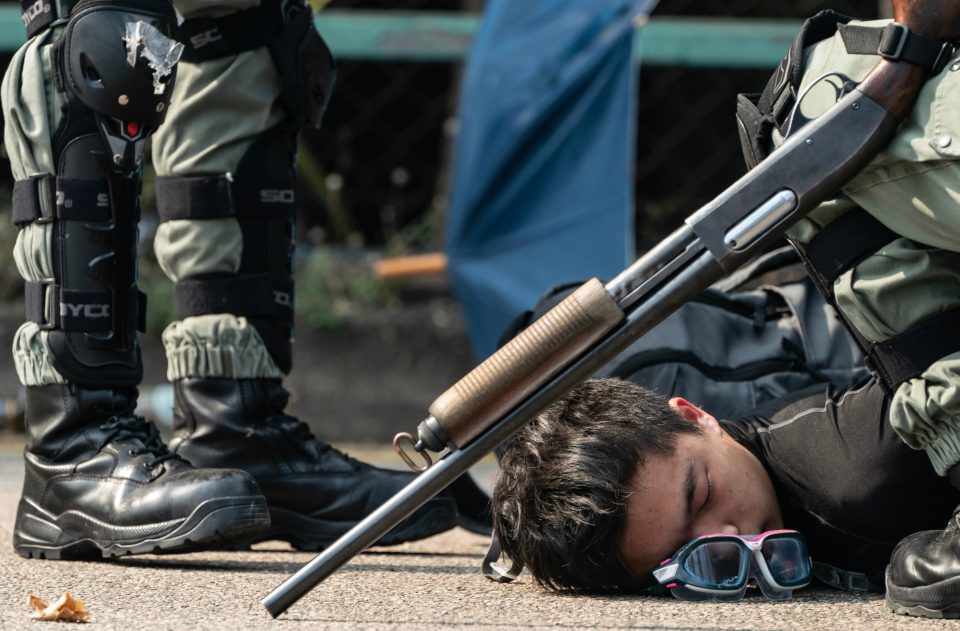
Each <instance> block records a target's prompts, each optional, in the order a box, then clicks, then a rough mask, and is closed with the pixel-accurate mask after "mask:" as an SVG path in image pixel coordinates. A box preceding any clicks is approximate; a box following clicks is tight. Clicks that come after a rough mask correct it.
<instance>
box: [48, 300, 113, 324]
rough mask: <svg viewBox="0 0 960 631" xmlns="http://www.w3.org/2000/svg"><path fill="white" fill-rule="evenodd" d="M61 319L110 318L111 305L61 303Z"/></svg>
mask: <svg viewBox="0 0 960 631" xmlns="http://www.w3.org/2000/svg"><path fill="white" fill-rule="evenodd" d="M60 317H62V318H66V317H70V318H87V319H90V320H96V319H99V318H109V317H110V305H106V304H101V305H91V304H71V303H69V302H61V303H60Z"/></svg>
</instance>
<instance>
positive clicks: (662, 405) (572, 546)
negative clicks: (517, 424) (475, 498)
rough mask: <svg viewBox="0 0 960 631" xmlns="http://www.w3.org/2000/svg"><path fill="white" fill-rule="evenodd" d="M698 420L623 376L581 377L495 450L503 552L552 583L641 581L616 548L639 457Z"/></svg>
mask: <svg viewBox="0 0 960 631" xmlns="http://www.w3.org/2000/svg"><path fill="white" fill-rule="evenodd" d="M696 431H698V428H697V427H696V425H694V424H693V423H689V422H687V421H685V420H684V419H683V418H681V417H680V415H679V414H677V413H676V412H674V411H673V410H672V409H671V408H670V407H669V405H668V404H667V399H666V398H665V397H663V396H661V395H659V394H656V393H654V392H651V391H649V390H646V389H644V388H642V387H640V386H638V385H636V384H634V383H630V382H629V381H622V380H619V379H602V380H591V381H587V382H585V383H583V384H581V385H579V386H577V387H576V388H574V389H573V390H571V391H570V393H569V394H568V396H567V397H566V398H565V399H563V400H561V401H558V402H556V403H554V404H553V405H551V406H550V407H548V408H547V409H546V410H544V411H543V412H542V413H541V414H540V415H539V416H538V417H537V418H536V419H534V420H533V421H531V422H530V423H529V424H527V426H526V427H524V429H523V430H522V431H520V432H519V433H518V434H517V435H516V436H515V437H514V438H513V439H512V440H511V441H510V442H509V443H507V445H506V447H505V449H504V451H503V453H502V455H501V457H500V473H499V474H498V476H497V481H496V485H495V488H494V491H493V498H492V507H493V519H494V526H495V528H496V531H497V534H498V536H499V538H500V544H501V546H502V548H503V552H504V553H505V554H506V555H507V556H508V557H509V558H510V559H513V560H515V561H520V562H522V563H523V564H524V565H525V566H526V567H527V568H528V569H529V570H530V572H531V573H532V574H533V576H534V578H535V579H536V580H537V582H538V583H539V584H540V585H542V586H544V587H546V588H548V589H553V590H558V591H559V590H568V589H580V590H589V591H594V592H609V591H615V590H631V589H639V588H640V587H643V586H645V584H646V582H647V581H646V580H645V578H646V577H636V576H633V575H632V574H631V572H630V571H629V570H628V569H627V568H626V566H625V564H624V562H623V557H622V555H621V550H620V548H621V543H622V540H623V536H624V524H625V516H626V511H625V504H626V499H627V496H628V494H629V484H630V482H631V479H632V478H633V477H634V475H635V473H636V471H637V469H638V468H639V467H641V466H643V464H644V462H645V459H646V457H647V456H649V455H653V454H669V453H672V452H673V449H674V446H675V443H676V437H677V435H679V434H682V433H690V432H696Z"/></svg>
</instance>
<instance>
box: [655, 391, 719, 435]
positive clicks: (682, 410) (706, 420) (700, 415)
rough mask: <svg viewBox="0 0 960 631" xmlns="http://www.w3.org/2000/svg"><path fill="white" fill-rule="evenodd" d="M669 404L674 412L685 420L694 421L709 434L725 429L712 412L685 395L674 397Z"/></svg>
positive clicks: (717, 433)
mask: <svg viewBox="0 0 960 631" xmlns="http://www.w3.org/2000/svg"><path fill="white" fill-rule="evenodd" d="M667 404H668V405H669V406H670V408H671V409H672V410H673V411H674V412H676V413H677V414H679V415H680V417H681V418H682V419H683V420H685V421H688V422H690V423H693V424H694V425H696V426H697V427H699V428H700V429H701V430H702V431H704V432H706V433H707V434H716V435H720V434H722V433H723V430H722V429H721V428H720V423H718V422H717V419H716V418H714V417H713V415H712V414H710V413H708V412H707V411H706V410H703V409H702V408H698V407H697V406H695V405H694V404H692V403H690V402H689V401H687V400H686V399H684V398H683V397H673V398H672V399H670V401H668V402H667Z"/></svg>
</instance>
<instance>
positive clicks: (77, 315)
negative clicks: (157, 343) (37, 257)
mask: <svg viewBox="0 0 960 631" xmlns="http://www.w3.org/2000/svg"><path fill="white" fill-rule="evenodd" d="M48 293H49V296H50V300H49V301H48V300H47V295H48ZM128 300H129V305H128V308H127V313H128V314H129V318H130V320H131V321H130V322H129V323H128V324H129V325H131V326H136V328H137V330H138V331H141V332H143V331H146V323H147V296H146V294H144V293H143V292H142V291H140V290H138V289H136V288H134V289H133V290H132V291H130V292H129V293H128ZM48 304H49V305H50V307H51V308H50V310H48V309H47V305H48ZM24 305H25V307H26V316H27V320H29V321H30V322H35V323H37V324H38V325H40V328H41V329H60V330H63V331H79V332H83V333H107V332H109V331H110V330H111V329H112V327H113V315H114V314H113V310H112V294H111V292H110V291H108V290H92V291H91V290H80V289H64V288H63V287H61V286H60V285H56V284H52V283H37V282H29V281H28V282H27V283H25V284H24Z"/></svg>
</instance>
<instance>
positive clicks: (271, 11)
mask: <svg viewBox="0 0 960 631" xmlns="http://www.w3.org/2000/svg"><path fill="white" fill-rule="evenodd" d="M283 25H284V24H283V12H282V9H281V3H280V2H276V1H274V2H264V3H263V4H261V5H260V6H257V7H254V8H252V9H247V10H246V11H238V12H236V13H231V14H229V15H226V16H224V17H222V18H195V19H190V20H186V21H184V22H183V23H182V24H181V25H180V28H179V32H178V34H177V39H178V40H180V42H181V43H183V45H184V50H183V55H182V56H181V57H180V59H182V60H183V61H187V62H190V63H197V62H201V61H206V60H208V59H216V58H218V57H227V56H229V55H236V54H239V53H242V52H245V51H248V50H253V49H255V48H260V47H262V46H266V45H267V44H269V43H270V42H272V41H273V40H275V39H277V37H279V36H280V34H281V33H282V32H283Z"/></svg>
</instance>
